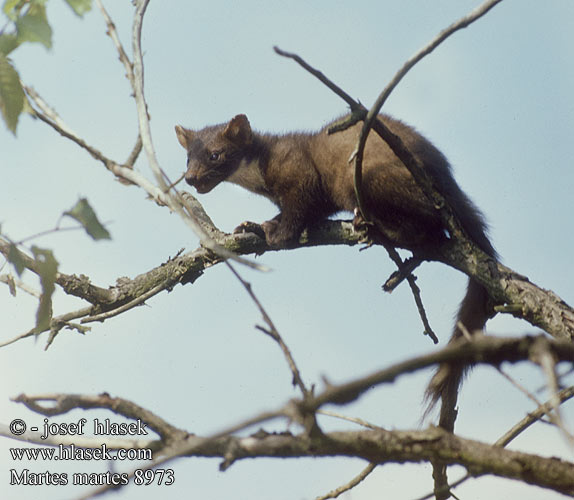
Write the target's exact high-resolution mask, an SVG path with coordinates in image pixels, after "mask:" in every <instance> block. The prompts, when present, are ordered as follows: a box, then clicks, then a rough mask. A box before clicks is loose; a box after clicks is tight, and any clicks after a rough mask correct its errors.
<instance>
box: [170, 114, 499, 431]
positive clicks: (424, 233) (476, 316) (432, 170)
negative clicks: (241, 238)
mask: <svg viewBox="0 0 574 500" xmlns="http://www.w3.org/2000/svg"><path fill="white" fill-rule="evenodd" d="M380 119H382V120H383V122H384V124H385V125H386V126H387V127H388V128H389V129H390V130H391V132H393V133H394V134H395V135H398V136H399V137H400V138H401V139H402V141H403V142H404V144H405V146H406V147H407V148H408V149H409V150H410V152H411V153H412V154H413V155H414V156H415V157H416V158H417V159H418V160H419V161H420V162H421V163H422V165H423V167H424V168H425V169H426V170H427V172H428V173H429V174H430V176H431V177H432V179H433V181H434V183H435V185H436V187H437V189H438V190H439V191H440V193H441V194H442V195H443V196H444V197H445V199H446V200H447V202H448V203H449V204H450V206H451V208H452V209H453V211H454V213H455V215H456V216H457V217H458V219H459V221H460V223H461V225H462V227H463V229H464V230H465V231H466V233H467V234H468V236H469V237H470V238H472V239H473V241H474V242H475V243H476V244H477V245H478V246H479V247H480V248H481V249H482V250H483V251H484V252H486V253H487V254H488V255H490V256H492V257H495V256H496V253H495V250H494V248H493V247H492V245H491V243H490V241H489V239H488V237H487V234H486V224H485V222H484V219H483V216H482V214H481V213H480V211H479V210H478V209H477V208H476V207H475V205H474V204H473V203H472V202H471V201H470V199H469V198H468V197H467V196H466V195H465V194H464V193H463V191H462V190H461V189H460V187H459V186H458V184H457V183H456V181H455V180H454V178H453V176H452V173H451V168H450V165H449V163H448V161H447V160H446V158H445V157H444V155H443V154H442V153H441V152H440V151H439V150H438V149H437V148H435V147H434V146H433V145H432V144H431V143H430V142H429V141H428V140H427V139H425V138H424V137H423V136H421V135H420V134H419V133H418V132H416V131H415V130H414V129H413V128H411V127H409V126H408V125H405V124H404V123H402V122H400V121H398V120H395V119H393V118H391V117H389V116H385V115H381V116H380ZM358 127H360V124H357V125H355V126H353V127H351V128H349V129H347V130H345V131H343V132H338V133H336V134H332V135H329V134H328V133H327V129H328V128H329V126H327V127H325V128H324V129H322V130H321V131H319V132H317V133H291V134H284V135H272V134H261V133H257V132H254V131H253V130H252V129H251V126H250V124H249V120H248V119H247V117H246V116H245V115H237V116H235V117H234V118H233V119H232V120H231V121H229V122H228V123H223V124H220V125H215V126H210V127H205V128H203V129H201V130H197V131H194V130H189V129H186V128H184V127H181V126H179V125H178V126H176V127H175V131H176V135H177V138H178V140H179V143H180V144H181V145H182V146H183V148H184V149H185V150H186V151H187V171H186V174H185V180H186V182H187V183H188V184H190V185H192V186H194V187H195V188H196V190H197V192H198V193H208V192H209V191H211V190H212V189H213V188H214V187H215V186H217V185H218V184H219V183H220V182H222V181H228V182H232V183H235V184H238V185H240V186H242V187H244V188H245V189H248V190H249V191H252V192H254V193H257V194H260V195H263V196H266V197H267V198H269V199H270V200H271V201H272V202H273V203H275V204H276V205H277V206H278V207H279V210H280V212H279V214H278V215H277V216H276V217H275V218H274V219H271V220H270V221H267V222H264V223H263V224H261V228H262V230H263V232H264V234H265V239H266V241H267V243H268V244H269V245H270V246H272V247H284V246H288V245H289V244H290V243H293V242H294V241H298V239H299V237H300V235H301V232H302V231H303V229H304V228H305V227H307V226H312V225H313V224H314V223H316V222H318V221H320V220H323V219H325V218H327V217H328V216H330V215H333V214H335V213H337V212H340V211H348V212H353V211H354V210H355V208H356V206H357V201H356V195H355V192H354V181H353V168H352V167H351V166H350V165H349V163H348V159H349V157H350V155H351V153H352V152H353V150H354V148H355V146H356V141H357V137H358V132H359V128H358ZM361 189H362V193H363V198H364V204H365V208H366V211H367V213H368V214H369V217H370V218H372V219H373V222H374V224H375V227H376V229H377V230H378V231H380V232H381V233H382V234H383V235H384V237H385V238H386V241H388V242H390V243H391V244H392V245H394V246H396V247H400V248H406V249H408V250H411V251H413V252H417V250H419V251H424V250H425V249H436V248H437V246H439V245H441V244H442V243H444V242H445V241H446V240H447V239H448V233H447V231H446V228H445V227H444V224H443V223H442V221H441V218H440V216H439V214H438V212H437V210H436V209H435V207H434V206H433V204H432V203H431V202H430V201H429V199H428V198H427V197H426V196H425V195H424V193H423V192H422V191H421V189H420V188H419V187H418V185H417V184H416V182H415V181H414V179H413V177H412V176H411V174H410V173H409V171H408V170H407V169H406V167H405V166H404V165H403V164H402V163H401V161H400V160H399V159H398V158H397V157H396V156H395V155H394V153H393V152H392V151H391V149H390V148H389V147H388V146H387V144H386V143H385V142H384V141H383V140H382V139H380V138H379V137H378V136H377V135H375V134H374V133H372V134H370V135H369V138H368V140H367V143H366V147H365V152H364V159H363V181H362V187H361ZM489 317H490V309H489V306H488V295H487V293H486V290H485V289H484V288H483V287H482V286H481V285H480V284H478V283H477V282H476V281H473V280H472V279H471V280H470V281H469V284H468V289H467V293H466V295H465V297H464V299H463V300H462V303H461V306H460V309H459V312H458V316H457V323H458V322H459V321H460V322H461V323H462V324H463V325H464V326H465V328H466V329H467V330H468V331H469V332H473V331H476V330H481V329H482V328H483V327H484V325H485V323H486V321H487V319H488V318H489ZM461 336H462V332H461V331H460V329H459V328H458V327H455V329H454V332H453V334H452V337H451V341H452V340H454V339H458V338H459V337H461ZM463 372H464V369H463V368H462V367H457V366H455V365H449V366H446V365H444V366H441V367H439V370H438V371H437V373H436V374H435V375H434V377H433V379H432V381H431V383H430V385H429V388H428V390H427V395H428V397H429V398H430V400H431V404H434V403H435V402H436V401H438V399H440V398H442V400H443V410H444V408H445V407H448V406H450V407H451V408H454V406H455V405H456V398H457V393H458V387H459V385H460V381H461V379H462V376H463ZM451 412H452V410H451ZM451 420H452V422H451ZM440 425H441V426H443V427H444V428H447V429H449V430H452V427H453V425H454V420H453V418H452V416H449V415H447V414H446V413H445V411H441V421H440Z"/></svg>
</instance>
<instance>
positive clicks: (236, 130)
mask: <svg viewBox="0 0 574 500" xmlns="http://www.w3.org/2000/svg"><path fill="white" fill-rule="evenodd" d="M223 137H225V138H226V139H228V140H229V141H231V142H234V143H235V144H238V145H242V146H243V145H249V144H251V140H252V138H253V132H252V131H251V125H249V120H248V119H247V117H246V116H245V115H237V116H235V117H233V118H232V119H231V121H230V122H229V123H228V124H227V126H226V127H225V130H224V131H223Z"/></svg>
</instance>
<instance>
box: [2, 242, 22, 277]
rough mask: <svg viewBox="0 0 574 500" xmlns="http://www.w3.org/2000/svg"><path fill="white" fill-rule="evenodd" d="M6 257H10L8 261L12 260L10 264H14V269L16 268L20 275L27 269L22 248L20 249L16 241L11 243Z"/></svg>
mask: <svg viewBox="0 0 574 500" xmlns="http://www.w3.org/2000/svg"><path fill="white" fill-rule="evenodd" d="M6 258H7V259H8V262H10V264H12V265H13V266H14V269H16V272H17V273H18V276H22V273H23V272H24V269H26V266H25V264H24V258H23V257H22V254H21V253H20V250H18V247H17V246H16V245H15V244H14V243H10V248H9V249H8V256H7V257H6Z"/></svg>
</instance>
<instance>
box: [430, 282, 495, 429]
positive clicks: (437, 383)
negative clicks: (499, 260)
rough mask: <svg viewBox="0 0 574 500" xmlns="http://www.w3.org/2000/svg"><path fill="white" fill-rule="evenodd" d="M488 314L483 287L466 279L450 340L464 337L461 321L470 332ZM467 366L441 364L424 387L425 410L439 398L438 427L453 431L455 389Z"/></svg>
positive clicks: (484, 321) (478, 325)
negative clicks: (427, 403)
mask: <svg viewBox="0 0 574 500" xmlns="http://www.w3.org/2000/svg"><path fill="white" fill-rule="evenodd" d="M489 317H490V312H489V307H488V294H487V292H486V290H485V289H484V287H483V286H482V285H480V284H479V283H478V282H476V281H474V280H472V279H471V280H469V282H468V287H467V290H466V295H465V296H464V299H462V302H461V304H460V308H459V310H458V314H457V318H456V324H455V327H454V331H453V333H452V336H451V338H450V341H449V343H451V342H455V341H457V340H459V339H460V338H461V337H463V332H462V331H461V329H460V328H459V327H458V323H462V324H463V325H464V328H465V329H466V330H467V331H468V332H469V333H471V334H472V333H474V332H475V331H477V330H482V329H483V328H484V325H485V323H486V321H487V320H488V318H489ZM469 369H470V366H468V365H466V364H457V363H452V362H451V363H448V364H446V363H445V364H441V365H440V366H439V367H438V369H437V371H436V373H435V374H434V375H433V377H432V379H431V381H430V383H429V385H428V387H427V390H426V394H425V397H426V400H427V401H428V402H429V406H428V409H427V412H428V411H430V410H431V409H432V408H433V407H434V405H435V404H436V403H437V402H438V400H439V399H440V400H441V410H440V418H439V426H440V427H442V428H443V429H445V430H447V431H449V432H452V431H453V430H454V421H455V420H456V413H457V412H456V401H457V396H458V389H459V387H460V384H461V382H462V379H463V378H464V376H465V374H466V372H467V371H468V370H469Z"/></svg>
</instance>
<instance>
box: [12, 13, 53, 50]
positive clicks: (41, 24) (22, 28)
mask: <svg viewBox="0 0 574 500" xmlns="http://www.w3.org/2000/svg"><path fill="white" fill-rule="evenodd" d="M16 29H17V31H18V42H19V43H22V42H39V43H41V44H42V45H44V46H45V47H46V48H47V49H49V48H51V47H52V28H50V25H49V24H48V18H47V17H46V7H45V6H44V5H42V4H40V3H34V4H32V5H31V6H30V8H29V9H28V12H26V14H24V15H23V16H21V17H19V18H18V20H17V21H16Z"/></svg>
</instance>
